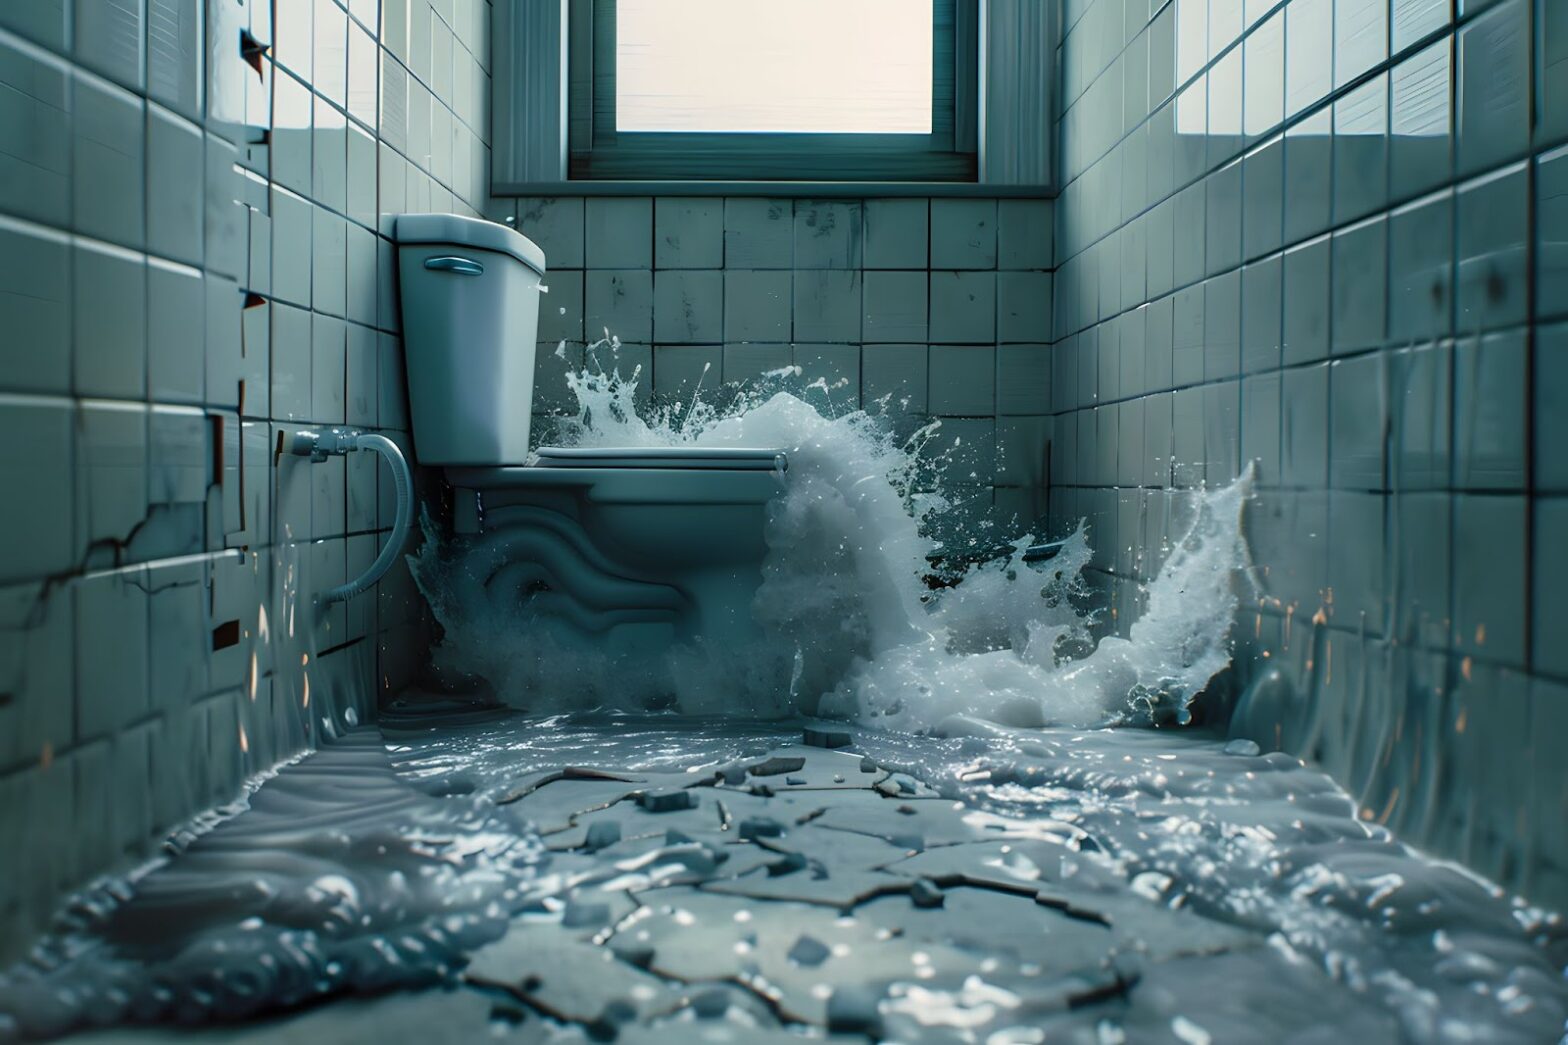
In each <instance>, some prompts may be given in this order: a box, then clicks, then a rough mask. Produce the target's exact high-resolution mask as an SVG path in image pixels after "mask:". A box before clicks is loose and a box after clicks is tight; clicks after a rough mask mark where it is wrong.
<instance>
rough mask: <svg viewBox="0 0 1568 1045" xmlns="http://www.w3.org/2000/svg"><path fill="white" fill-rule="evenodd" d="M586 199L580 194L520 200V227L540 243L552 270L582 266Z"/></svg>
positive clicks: (518, 210)
mask: <svg viewBox="0 0 1568 1045" xmlns="http://www.w3.org/2000/svg"><path fill="white" fill-rule="evenodd" d="M584 202H585V201H584V199H583V197H581V196H570V197H562V198H559V199H556V198H549V199H539V198H533V199H520V200H518V201H517V231H518V232H521V233H522V234H523V235H524V236H527V237H528V238H529V239H531V240H533V241H534V243H536V244H538V246H539V247H540V248H541V249H542V250H543V251H544V256H545V264H546V265H547V266H548V267H549V268H550V269H551V270H555V269H562V268H568V269H570V268H581V267H582V266H583V260H584V243H585V240H584V236H585V228H586V226H585V225H584V220H585V219H584ZM552 289H553V281H552Z"/></svg>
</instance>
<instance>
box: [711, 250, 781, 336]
mask: <svg viewBox="0 0 1568 1045" xmlns="http://www.w3.org/2000/svg"><path fill="white" fill-rule="evenodd" d="M792 294H793V291H792V280H791V275H790V273H789V272H787V271H784V272H774V271H761V272H750V271H746V270H744V269H733V268H732V269H727V270H726V271H725V273H724V338H725V340H726V341H787V340H789V336H790V308H791V302H792Z"/></svg>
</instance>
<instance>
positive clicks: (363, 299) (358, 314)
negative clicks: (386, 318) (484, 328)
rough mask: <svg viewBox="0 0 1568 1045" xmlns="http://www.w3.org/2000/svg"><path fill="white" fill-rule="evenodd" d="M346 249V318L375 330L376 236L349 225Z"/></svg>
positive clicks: (542, 308) (543, 302)
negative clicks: (373, 327) (372, 327)
mask: <svg viewBox="0 0 1568 1045" xmlns="http://www.w3.org/2000/svg"><path fill="white" fill-rule="evenodd" d="M345 247H346V254H345V261H346V263H347V264H346V276H345V292H346V300H345V308H344V315H345V316H346V317H347V318H348V319H350V320H352V321H353V322H355V323H363V324H364V325H366V326H373V325H374V324H375V322H376V276H377V260H376V235H375V233H373V232H371V231H369V230H368V229H364V228H361V227H360V226H358V225H354V224H349V225H347V227H346V242H345ZM549 305H550V303H549V301H548V299H543V300H541V302H540V312H541V313H543V312H545V311H547V310H548V309H549ZM541 318H543V316H542V315H541Z"/></svg>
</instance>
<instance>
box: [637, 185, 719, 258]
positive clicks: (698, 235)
mask: <svg viewBox="0 0 1568 1045" xmlns="http://www.w3.org/2000/svg"><path fill="white" fill-rule="evenodd" d="M653 260H654V264H655V265H656V266H657V267H659V268H689V269H716V268H719V267H720V266H722V265H723V264H724V201H723V200H716V199H700V198H695V197H689V196H683V197H660V198H659V199H658V200H655V201H654V251H653Z"/></svg>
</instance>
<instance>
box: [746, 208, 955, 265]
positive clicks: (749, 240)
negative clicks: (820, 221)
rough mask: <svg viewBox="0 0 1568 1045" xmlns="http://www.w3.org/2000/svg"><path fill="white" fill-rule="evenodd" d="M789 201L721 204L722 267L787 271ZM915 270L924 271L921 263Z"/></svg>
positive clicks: (790, 258) (790, 256)
mask: <svg viewBox="0 0 1568 1045" xmlns="http://www.w3.org/2000/svg"><path fill="white" fill-rule="evenodd" d="M794 227H795V226H794V207H793V203H792V201H790V200H783V199H762V198H757V197H750V196H740V197H730V198H729V199H726V200H725V201H724V264H725V265H726V266H727V267H729V268H732V269H787V268H789V267H790V266H791V265H792V264H793V260H794V256H795V246H794ZM917 267H919V268H924V267H925V264H924V262H922V263H921V264H920V265H919V266H917Z"/></svg>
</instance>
